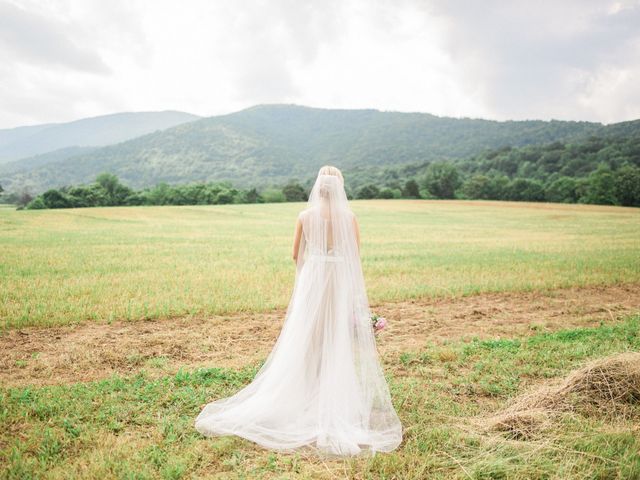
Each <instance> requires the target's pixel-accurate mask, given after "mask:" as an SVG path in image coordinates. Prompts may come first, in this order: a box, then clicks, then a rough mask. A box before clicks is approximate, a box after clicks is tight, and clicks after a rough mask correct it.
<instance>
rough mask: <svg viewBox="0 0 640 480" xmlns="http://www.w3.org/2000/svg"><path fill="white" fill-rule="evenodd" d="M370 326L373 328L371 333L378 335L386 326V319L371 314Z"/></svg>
mask: <svg viewBox="0 0 640 480" xmlns="http://www.w3.org/2000/svg"><path fill="white" fill-rule="evenodd" d="M371 326H372V327H373V332H374V333H378V332H379V331H380V330H382V329H383V328H384V327H386V326H387V319H386V318H384V317H381V316H379V315H376V314H373V315H371Z"/></svg>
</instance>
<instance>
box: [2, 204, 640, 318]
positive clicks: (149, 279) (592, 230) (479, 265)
mask: <svg viewBox="0 0 640 480" xmlns="http://www.w3.org/2000/svg"><path fill="white" fill-rule="evenodd" d="M352 205H353V209H354V211H355V212H356V213H357V214H358V216H359V219H360V223H361V230H362V242H363V245H362V257H363V265H364V269H365V277H366V282H367V288H368V292H369V295H370V300H371V301H372V302H380V301H389V300H401V299H408V298H416V297H424V296H443V295H465V294H472V293H477V292H485V291H517V290H531V289H544V288H555V287H562V286H572V285H588V284H614V283H620V282H638V281H640V240H639V239H640V209H631V208H619V207H597V206H587V205H559V204H525V203H509V202H459V201H451V202H449V201H435V202H434V201H410V200H398V201H376V200H372V201H354V202H352ZM303 207H304V205H303V204H301V203H297V204H291V203H289V204H266V205H228V206H222V205H219V206H185V207H118V208H92V209H71V210H48V211H46V210H45V211H15V210H13V209H9V208H0V252H1V254H0V282H1V283H0V319H1V320H2V325H3V326H5V327H20V326H28V325H56V324H67V323H73V322H78V321H84V320H102V321H108V320H113V319H141V318H164V317H171V316H176V315H189V314H194V315H198V314H214V313H225V312H235V311H264V310H269V309H272V308H274V307H280V308H282V307H285V306H286V305H287V303H288V301H289V298H290V295H291V288H292V285H293V280H294V269H293V262H292V261H291V260H290V249H291V242H292V235H293V222H294V220H295V217H296V214H297V212H298V211H299V210H300V209H302V208H303Z"/></svg>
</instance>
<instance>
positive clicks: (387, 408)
mask: <svg viewBox="0 0 640 480" xmlns="http://www.w3.org/2000/svg"><path fill="white" fill-rule="evenodd" d="M353 215H354V214H353V213H352V212H351V209H350V208H349V204H348V201H347V197H346V195H345V191H344V187H343V185H342V182H341V179H339V178H338V177H336V176H333V175H319V176H318V178H317V180H316V182H315V184H314V187H313V189H312V191H311V195H310V197H309V202H308V207H307V208H306V209H305V210H303V211H302V212H301V213H300V214H299V217H298V218H299V219H300V221H301V223H302V231H303V235H302V240H301V242H300V250H299V252H300V253H299V255H298V261H297V266H296V279H295V284H294V288H293V293H292V296H291V299H290V302H289V306H288V308H287V313H286V316H285V320H284V324H283V327H282V330H281V332H280V335H279V337H278V339H277V341H276V343H275V345H274V347H273V349H272V351H271V352H270V353H269V356H268V357H267V359H266V360H265V362H264V364H263V365H262V367H261V368H260V370H259V371H258V373H257V374H256V376H255V378H254V379H253V381H252V382H251V383H249V384H248V385H247V386H245V387H244V388H243V389H241V390H240V391H238V392H237V393H236V394H234V395H233V396H231V397H227V398H222V399H218V400H216V401H214V402H212V403H209V404H207V405H206V406H205V407H204V408H203V410H202V411H201V413H200V414H199V415H198V416H197V418H196V420H195V428H196V429H197V430H198V431H199V432H200V433H202V434H203V435H207V436H216V435H237V436H240V437H243V438H246V439H248V440H251V441H253V442H255V443H257V444H258V445H261V446H262V447H265V448H268V449H273V450H278V451H285V452H293V451H296V450H308V449H310V450H311V452H312V453H316V454H318V455H320V456H335V455H338V456H355V455H369V456H371V455H375V452H377V451H379V452H389V451H392V450H394V449H396V448H397V447H398V445H399V444H400V442H401V441H402V425H401V423H400V420H399V418H398V415H397V414H396V411H395V409H394V407H393V405H392V403H391V397H390V394H389V388H388V385H387V382H386V380H385V377H384V373H383V371H382V368H381V365H380V362H379V356H378V351H377V348H376V343H375V342H376V341H375V337H374V332H373V328H372V326H371V320H370V311H369V305H368V299H367V295H366V291H365V285H364V277H363V275H362V267H361V263H360V256H359V252H358V246H357V242H356V236H355V227H354V216H353Z"/></svg>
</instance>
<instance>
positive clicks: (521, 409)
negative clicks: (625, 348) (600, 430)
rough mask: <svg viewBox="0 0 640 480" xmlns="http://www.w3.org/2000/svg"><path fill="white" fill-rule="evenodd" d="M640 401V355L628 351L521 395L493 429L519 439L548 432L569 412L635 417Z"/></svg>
mask: <svg viewBox="0 0 640 480" xmlns="http://www.w3.org/2000/svg"><path fill="white" fill-rule="evenodd" d="M639 402H640V353H639V352H625V353H621V354H617V355H611V356H609V357H605V358H601V359H597V360H594V361H592V362H590V363H588V364H587V365H585V366H584V367H582V368H580V369H577V370H574V371H573V372H571V373H570V374H569V375H568V376H567V377H565V378H564V379H562V380H561V381H559V382H555V383H554V384H553V385H544V386H542V387H538V388H535V389H533V390H531V391H529V392H527V393H525V394H523V395H520V396H518V397H517V398H516V399H515V400H514V401H513V402H512V403H511V405H509V406H508V407H507V408H506V409H504V410H503V411H502V412H500V413H498V414H497V415H495V416H493V417H491V418H489V420H488V422H487V424H486V426H487V428H488V429H489V430H493V431H498V432H503V433H506V434H507V435H508V436H510V437H512V438H516V439H529V438H534V437H536V435H538V434H539V433H541V432H548V430H549V429H550V428H551V427H552V426H553V424H554V420H557V419H558V418H559V417H561V416H562V415H563V414H566V413H579V414H583V415H587V416H599V417H605V418H608V419H616V418H620V417H622V418H627V417H629V416H631V415H633V412H634V410H633V409H632V408H630V406H633V405H635V404H638V403H639Z"/></svg>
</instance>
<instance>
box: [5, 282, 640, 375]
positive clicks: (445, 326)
mask: <svg viewBox="0 0 640 480" xmlns="http://www.w3.org/2000/svg"><path fill="white" fill-rule="evenodd" d="M636 291H637V286H636V285H617V286H608V287H585V288H569V289H559V290H552V291H548V292H524V293H510V294H506V293H491V294H478V295H472V296H466V297H459V298H449V299H443V298H440V299H424V300H413V301H409V302H396V303H384V304H378V305H374V307H373V310H374V311H375V312H376V313H379V314H381V315H384V316H386V317H387V318H388V319H389V320H390V324H389V327H388V330H385V331H384V332H382V334H381V336H380V338H379V340H380V341H379V351H380V353H381V355H382V356H383V358H385V359H387V360H389V361H390V363H391V365H393V368H392V370H393V371H394V373H397V374H402V369H403V368H404V365H403V363H402V362H399V361H398V358H399V357H400V356H401V355H403V354H406V353H407V352H412V351H418V350H420V349H421V348H423V347H424V345H425V344H427V343H436V344H443V343H446V342H450V341H455V340H458V339H468V338H472V337H473V338H475V337H477V338H480V339H496V338H502V337H510V336H514V335H516V336H521V335H531V334H534V333H540V332H545V331H556V330H559V329H565V328H571V327H589V326H594V325H597V324H598V323H599V322H609V321H614V320H616V319H617V318H618V317H620V316H623V315H626V314H630V313H634V312H637V311H640V297H638V296H637V295H635V294H634V293H635V292H636ZM284 313H285V312H284V311H283V310H274V311H271V312H268V313H237V314H233V315H217V316H209V317H180V318H174V319H167V320H153V321H152V320H144V321H135V322H134V321H119V322H112V323H95V322H85V323H84V324H82V325H70V326H61V327H50V328H41V327H30V328H22V329H17V330H10V331H7V332H5V334H4V335H2V336H0V382H2V384H4V385H7V386H19V385H51V384H68V383H73V382H78V381H91V380H97V379H101V378H106V377H108V376H109V375H111V374H114V373H119V374H130V373H133V372H138V371H140V370H142V369H145V370H147V372H148V373H149V374H150V375H151V376H154V375H166V374H171V373H175V372H177V371H178V369H179V368H196V367H206V366H211V365H215V366H218V367H228V368H241V367H244V366H246V365H250V364H252V363H255V362H257V361H259V360H260V359H261V358H264V357H266V355H267V354H268V353H269V351H270V350H271V348H272V347H273V343H274V342H275V340H276V338H277V336H278V333H279V332H280V329H281V327H282V322H283V319H284ZM456 356H457V353H456V352H455V351H451V350H447V349H443V350H442V351H440V353H439V358H440V361H441V362H451V361H454V360H456Z"/></svg>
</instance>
